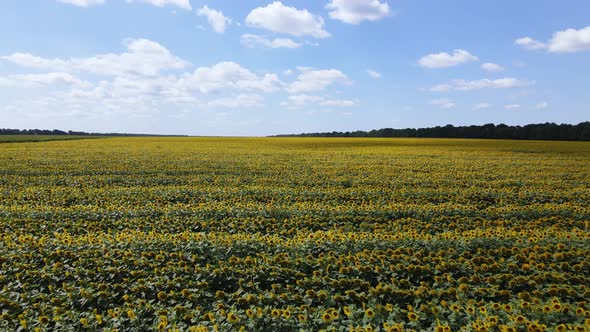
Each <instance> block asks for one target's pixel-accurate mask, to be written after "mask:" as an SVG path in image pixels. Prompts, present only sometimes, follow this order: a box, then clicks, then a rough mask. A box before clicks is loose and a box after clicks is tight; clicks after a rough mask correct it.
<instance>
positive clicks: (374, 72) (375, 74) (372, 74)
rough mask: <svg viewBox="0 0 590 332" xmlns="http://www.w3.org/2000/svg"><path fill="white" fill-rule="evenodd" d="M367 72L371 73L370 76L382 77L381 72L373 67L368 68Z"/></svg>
mask: <svg viewBox="0 0 590 332" xmlns="http://www.w3.org/2000/svg"><path fill="white" fill-rule="evenodd" d="M367 74H369V76H371V77H372V78H381V73H379V72H376V71H374V70H372V69H367Z"/></svg>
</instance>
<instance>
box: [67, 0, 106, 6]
mask: <svg viewBox="0 0 590 332" xmlns="http://www.w3.org/2000/svg"><path fill="white" fill-rule="evenodd" d="M57 1H58V2H62V3H67V4H69V5H74V6H78V7H89V6H95V5H102V4H104V2H105V0H57Z"/></svg>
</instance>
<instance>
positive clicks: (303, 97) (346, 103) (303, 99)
mask: <svg viewBox="0 0 590 332" xmlns="http://www.w3.org/2000/svg"><path fill="white" fill-rule="evenodd" d="M357 104H358V100H352V99H330V98H326V97H323V96H315V95H308V94H295V95H290V96H289V97H288V98H287V101H284V102H282V103H281V106H285V107H289V108H299V107H304V106H328V107H352V106H355V105H357Z"/></svg>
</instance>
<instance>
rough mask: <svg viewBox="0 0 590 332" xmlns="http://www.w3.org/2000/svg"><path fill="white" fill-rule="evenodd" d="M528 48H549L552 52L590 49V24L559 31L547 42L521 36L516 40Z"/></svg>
mask: <svg viewBox="0 0 590 332" xmlns="http://www.w3.org/2000/svg"><path fill="white" fill-rule="evenodd" d="M514 43H515V44H517V45H520V46H522V47H524V48H526V49H528V50H547V51H548V52H551V53H574V52H582V51H589V50H590V26H588V27H585V28H582V29H579V30H576V29H566V30H563V31H557V32H555V33H554V34H553V36H552V37H551V39H550V40H549V41H548V42H547V43H543V42H540V41H538V40H535V39H532V38H530V37H523V38H519V39H517V40H515V41H514Z"/></svg>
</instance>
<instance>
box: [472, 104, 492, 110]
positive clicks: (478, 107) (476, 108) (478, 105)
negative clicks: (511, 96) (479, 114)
mask: <svg viewBox="0 0 590 332" xmlns="http://www.w3.org/2000/svg"><path fill="white" fill-rule="evenodd" d="M490 107H492V105H490V104H488V103H479V104H475V106H473V109H474V110H477V111H478V110H485V109H488V108H490Z"/></svg>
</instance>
